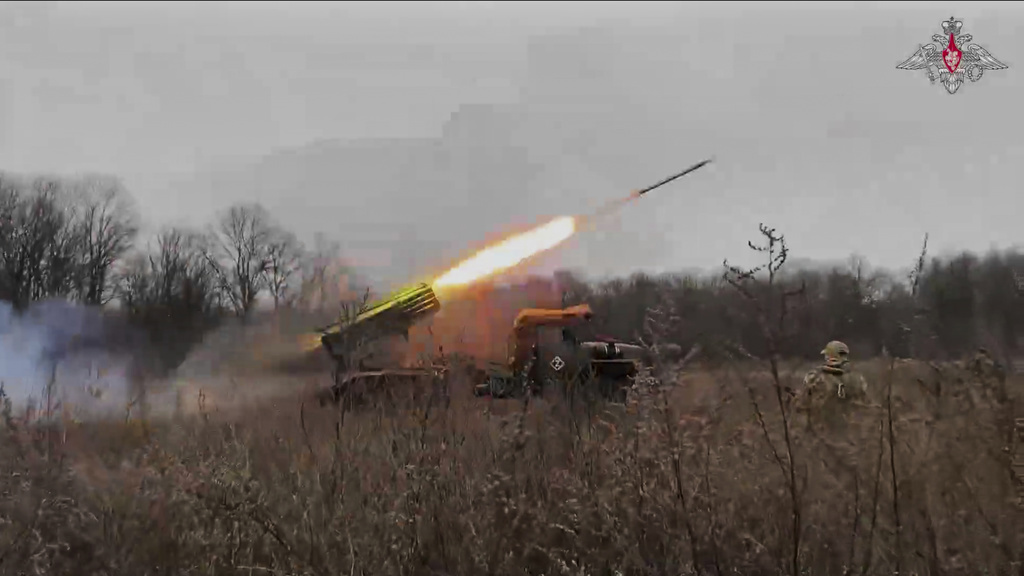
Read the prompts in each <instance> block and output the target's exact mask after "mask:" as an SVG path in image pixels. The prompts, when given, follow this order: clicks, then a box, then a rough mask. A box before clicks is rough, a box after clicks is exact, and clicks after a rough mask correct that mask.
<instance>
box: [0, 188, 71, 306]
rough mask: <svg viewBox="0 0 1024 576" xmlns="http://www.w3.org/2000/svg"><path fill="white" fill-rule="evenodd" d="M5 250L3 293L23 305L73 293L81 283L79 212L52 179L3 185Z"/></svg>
mask: <svg viewBox="0 0 1024 576" xmlns="http://www.w3.org/2000/svg"><path fill="white" fill-rule="evenodd" d="M4 188H5V190H3V195H2V198H3V199H2V201H0V204H2V205H3V206H2V209H0V212H2V214H0V217H2V219H3V220H4V223H3V225H2V228H3V236H4V237H3V244H4V245H3V251H2V254H0V268H2V277H3V282H2V284H3V287H4V292H5V294H4V296H6V297H7V298H9V299H10V300H11V302H13V303H14V305H15V306H16V307H18V308H24V307H25V306H27V305H28V303H29V302H31V301H33V300H39V299H42V298H48V297H53V296H69V295H71V293H72V292H73V291H74V289H75V287H76V285H77V279H76V275H77V271H78V267H77V250H78V245H79V242H78V238H77V237H76V230H75V226H76V218H77V213H76V211H75V209H74V206H73V205H71V204H70V203H69V202H68V201H67V198H66V196H65V195H64V194H63V186H62V183H61V182H60V181H59V180H56V179H53V178H36V179H35V180H33V181H31V182H29V183H26V182H24V181H13V182H10V183H9V184H8V185H7V186H5V187H4Z"/></svg>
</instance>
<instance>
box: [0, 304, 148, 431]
mask: <svg viewBox="0 0 1024 576" xmlns="http://www.w3.org/2000/svg"><path fill="white" fill-rule="evenodd" d="M104 320H105V318H104V317H103V314H102V312H101V311H100V310H99V309H97V308H93V307H88V306H81V305H76V304H72V303H70V302H67V301H60V300H51V301H44V302H38V303H34V304H32V305H31V306H30V307H29V308H28V310H26V311H25V312H23V313H21V314H19V313H17V312H16V311H15V310H14V309H13V308H12V307H11V305H10V303H8V302H0V383H2V384H3V388H4V392H5V394H6V395H7V396H8V397H9V398H10V399H11V401H12V403H13V404H14V407H15V409H16V410H24V409H26V408H28V407H31V406H34V407H36V408H37V409H40V408H45V406H46V405H47V388H48V386H49V384H50V383H51V381H52V382H53V386H52V388H51V389H50V397H49V398H50V406H51V407H53V408H54V409H58V408H59V409H60V410H61V411H62V412H63V413H65V414H70V415H72V416H74V417H77V418H85V417H89V416H93V415H98V414H101V413H106V414H109V413H110V412H111V411H112V410H118V409H124V407H125V405H126V403H127V402H128V399H129V390H130V389H129V386H128V382H129V377H128V373H129V366H130V362H129V360H128V357H127V356H126V355H124V354H119V353H118V352H117V351H116V350H115V349H114V347H113V346H112V345H111V341H110V338H109V337H108V336H109V334H108V330H107V329H106V328H107V326H106V323H105V321H104Z"/></svg>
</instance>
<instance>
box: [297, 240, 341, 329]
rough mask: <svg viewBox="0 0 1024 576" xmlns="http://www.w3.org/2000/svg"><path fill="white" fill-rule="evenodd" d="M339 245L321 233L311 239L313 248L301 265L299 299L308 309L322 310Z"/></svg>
mask: <svg viewBox="0 0 1024 576" xmlns="http://www.w3.org/2000/svg"><path fill="white" fill-rule="evenodd" d="M340 252H341V246H340V245H339V244H338V243H337V242H335V241H332V240H328V239H327V237H326V236H325V235H324V234H322V233H317V234H316V236H315V237H314V239H313V250H312V251H311V252H309V253H307V254H306V255H305V257H304V259H303V262H302V265H301V272H302V284H301V286H300V288H299V300H300V302H301V303H302V305H303V306H304V307H306V308H308V309H311V310H313V309H315V310H323V309H324V307H325V304H326V302H327V290H328V286H329V284H331V278H332V277H333V276H335V273H336V272H338V271H337V270H335V269H336V268H337V267H338V266H337V262H338V260H339V254H340Z"/></svg>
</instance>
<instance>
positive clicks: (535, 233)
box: [433, 216, 576, 288]
mask: <svg viewBox="0 0 1024 576" xmlns="http://www.w3.org/2000/svg"><path fill="white" fill-rule="evenodd" d="M575 232H576V219H575V218H573V217H571V216H563V217H561V218H555V219H554V220H552V221H551V222H548V223H547V224H544V225H541V226H538V227H536V228H533V229H532V230H527V231H526V232H522V233H520V234H516V235H515V236H512V237H510V238H507V239H505V240H502V241H501V242H499V243H497V244H495V245H493V246H489V247H487V248H484V249H483V250H481V251H480V252H477V253H476V254H475V255H473V256H471V257H470V258H468V259H466V260H463V261H462V262H461V263H459V264H458V265H457V266H455V267H454V268H452V269H451V270H449V271H447V272H445V273H444V274H442V275H441V276H440V277H438V278H437V279H436V280H434V282H433V287H435V288H443V287H445V286H464V285H466V284H470V283H472V282H474V281H476V280H479V279H481V278H484V277H486V276H490V275H492V274H495V273H497V272H502V271H505V270H508V269H509V268H512V267H513V266H515V265H517V264H519V263H520V262H522V261H523V260H526V259H527V258H529V257H531V256H534V255H536V254H539V253H541V252H544V251H545V250H550V249H551V248H554V247H555V246H557V245H559V244H561V243H562V242H564V241H565V240H567V239H569V237H570V236H572V235H573V234H574V233H575Z"/></svg>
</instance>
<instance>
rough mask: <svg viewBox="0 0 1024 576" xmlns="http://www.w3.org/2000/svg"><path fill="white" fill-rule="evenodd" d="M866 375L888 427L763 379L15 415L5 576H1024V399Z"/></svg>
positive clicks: (985, 381) (866, 366) (931, 372)
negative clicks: (168, 411)
mask: <svg viewBox="0 0 1024 576" xmlns="http://www.w3.org/2000/svg"><path fill="white" fill-rule="evenodd" d="M807 368H808V366H807V365H803V366H802V368H801V371H797V370H792V371H787V370H784V371H783V374H782V375H781V377H780V378H781V380H780V383H781V384H783V385H787V384H788V383H789V382H790V381H794V382H795V381H797V379H798V377H799V376H800V375H802V370H806V369H807ZM858 369H859V370H860V371H861V372H862V373H863V374H864V376H865V377H866V378H867V380H868V381H869V383H870V384H871V386H872V394H871V398H870V401H869V402H867V403H864V404H861V405H850V404H844V405H841V406H825V407H823V408H822V410H821V411H820V414H818V416H822V418H818V419H814V418H808V417H805V416H804V415H801V414H797V413H795V412H791V411H789V410H785V411H783V410H781V406H782V404H780V401H779V398H780V396H777V395H776V386H775V382H774V381H773V379H772V378H771V377H770V376H769V373H768V371H767V370H766V369H763V368H761V367H759V366H757V365H740V364H735V365H730V366H726V367H725V368H718V369H714V370H711V369H707V370H702V369H689V368H688V369H687V370H686V371H685V372H682V373H680V372H679V371H671V370H669V371H668V373H667V374H663V375H662V383H663V386H662V387H661V388H658V389H642V390H637V391H636V392H635V393H634V394H632V395H631V398H630V401H629V403H628V405H627V406H609V405H594V404H588V403H586V402H582V401H580V402H578V403H577V402H573V403H569V402H566V401H564V400H559V401H547V400H545V399H533V400H529V401H525V402H524V401H512V400H504V401H488V400H481V399H474V398H471V397H469V395H468V394H467V393H466V386H465V383H462V382H458V381H452V382H449V383H448V387H447V389H446V390H443V391H438V393H437V394H434V395H431V396H429V397H424V398H421V399H420V400H419V401H418V402H411V401H410V402H408V403H407V404H406V405H403V406H398V407H395V406H385V405H375V406H371V407H367V408H366V409H365V410H362V411H360V412H349V413H341V412H339V411H338V410H336V409H332V408H320V407H318V406H316V405H315V404H313V403H311V402H308V401H307V399H308V398H309V396H310V394H309V393H310V390H309V387H310V386H311V384H307V383H304V382H312V381H313V380H315V379H310V378H306V379H305V380H302V381H300V380H299V379H298V378H297V379H295V381H294V382H293V386H294V389H293V390H292V391H291V393H289V394H287V395H284V396H281V397H278V398H270V397H265V396H260V397H259V398H258V399H256V400H253V401H252V402H251V403H249V404H247V405H237V404H236V406H235V409H233V410H226V409H224V410H222V409H219V408H217V407H210V406H209V405H207V403H206V402H205V400H204V394H205V393H200V392H199V391H198V390H191V391H186V392H184V393H185V394H186V395H187V396H188V398H185V401H186V403H187V404H188V405H189V407H190V408H191V409H188V410H183V411H181V412H179V413H178V414H177V416H175V417H173V418H157V417H151V418H150V420H148V421H147V420H142V419H138V418H137V417H135V416H131V415H127V416H126V417H125V418H123V419H118V420H108V421H102V422H96V421H94V422H86V423H72V422H62V423H59V424H53V425H49V426H47V425H43V424H30V423H27V422H25V421H24V420H23V419H22V418H21V416H20V415H19V413H17V412H14V411H12V410H10V409H8V410H6V411H5V413H4V414H3V416H2V421H0V573H2V574H11V575H15V574H33V575H35V574H51V575H58V574H74V575H94V574H95V575H100V574H103V575H114V574H119V575H120V574H124V575H132V576H142V575H150V574H209V575H213V574H225V575H228V574H245V575H261V574H282V575H283V574H318V575H327V574H350V575H389V574H394V575H420V574H422V575H428V574H430V575H434V574H437V575H440V574H447V575H456V574H460V575H461V574H465V575H483V574H493V575H506V574H508V575H512V574H536V575H541V574H543V575H556V574H563V575H573V576H577V575H578V576H582V575H613V574H623V575H631V574H652V575H654V574H657V575H682V574H711V575H715V576H719V575H732V574H744V575H760V574H766V575H767V574H772V575H774V574H814V575H823V576H824V575H846V574H857V575H865V576H866V575H874V574H879V575H881V574H886V575H889V574H919V575H930V576H938V575H949V576H952V575H964V576H967V575H972V576H973V575H982V574H992V575H996V574H1007V575H1009V574H1022V573H1024V572H1022V570H1024V568H1022V565H1024V564H1022V562H1024V512H1022V511H1021V509H1020V508H1018V507H1017V505H1016V504H1017V503H1016V498H1017V496H1018V494H1017V493H1016V492H1015V490H1016V489H1017V488H1016V487H1015V485H1014V477H1013V470H1012V467H1011V458H1012V452H1013V450H1014V449H1015V447H1014V445H1013V442H1014V441H1013V437H1012V434H1013V417H1014V403H1015V401H1016V402H1018V403H1019V400H1018V398H1019V397H1020V396H1021V394H1020V392H1019V391H1020V390H1021V389H1022V388H1024V380H1022V378H1021V377H1020V376H1011V377H1010V378H1009V379H1008V380H1007V381H1006V382H1005V383H1002V382H999V381H998V380H997V379H993V378H990V377H988V376H986V375H977V374H974V373H972V372H970V371H969V370H966V369H964V368H963V367H958V366H955V365H931V366H930V365H927V364H923V363H913V362H896V363H890V362H888V361H883V360H876V361H871V362H865V363H862V364H861V365H859V366H858ZM236 386H242V387H244V386H246V383H245V382H240V383H236ZM784 413H785V415H786V418H785V419H784V418H783V417H782V416H783V414H784Z"/></svg>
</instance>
